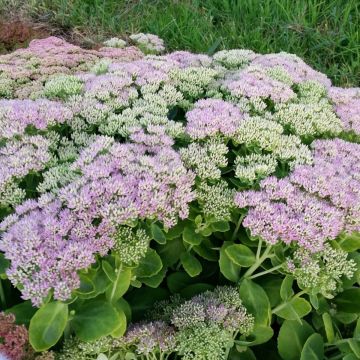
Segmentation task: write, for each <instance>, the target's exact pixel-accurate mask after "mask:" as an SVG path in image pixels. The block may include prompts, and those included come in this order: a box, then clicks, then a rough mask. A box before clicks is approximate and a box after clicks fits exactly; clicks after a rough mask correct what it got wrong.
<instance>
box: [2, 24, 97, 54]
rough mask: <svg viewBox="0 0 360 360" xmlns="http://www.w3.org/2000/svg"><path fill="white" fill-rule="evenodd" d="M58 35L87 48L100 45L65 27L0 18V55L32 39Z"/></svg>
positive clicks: (25, 44)
mask: <svg viewBox="0 0 360 360" xmlns="http://www.w3.org/2000/svg"><path fill="white" fill-rule="evenodd" d="M49 36H58V37H60V38H63V39H64V40H66V41H68V42H70V43H72V44H75V45H79V46H81V47H84V48H88V49H98V48H99V47H101V46H102V45H101V44H100V43H97V42H95V41H93V40H92V39H90V38H88V37H86V36H84V35H83V34H81V33H79V32H75V31H70V30H67V29H60V28H52V27H51V26H49V24H43V23H32V22H30V21H27V20H20V19H15V20H14V19H11V20H6V19H4V18H0V55H1V54H6V53H9V52H12V51H14V50H16V49H19V48H25V47H27V46H28V45H29V43H30V41H31V40H33V39H43V38H46V37H49Z"/></svg>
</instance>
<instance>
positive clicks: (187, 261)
mask: <svg viewBox="0 0 360 360" xmlns="http://www.w3.org/2000/svg"><path fill="white" fill-rule="evenodd" d="M180 261H181V265H182V266H183V268H184V270H185V271H186V272H187V273H188V274H189V275H190V276H191V277H194V276H197V275H199V274H200V273H201V271H202V266H201V263H200V261H199V260H198V259H197V258H196V257H195V256H194V255H191V254H190V253H188V252H184V253H182V254H181V257H180Z"/></svg>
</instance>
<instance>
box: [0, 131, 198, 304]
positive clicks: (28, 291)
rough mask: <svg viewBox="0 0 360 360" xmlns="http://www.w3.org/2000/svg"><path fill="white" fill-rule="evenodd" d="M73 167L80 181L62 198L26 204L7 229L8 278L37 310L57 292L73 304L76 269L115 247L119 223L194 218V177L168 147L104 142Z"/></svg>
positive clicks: (45, 197)
mask: <svg viewBox="0 0 360 360" xmlns="http://www.w3.org/2000/svg"><path fill="white" fill-rule="evenodd" d="M72 168H73V169H76V170H77V171H79V172H81V173H82V177H81V178H79V179H77V180H75V181H73V182H72V183H70V184H69V185H67V186H65V187H64V188H62V189H61V190H60V192H59V197H58V199H55V198H53V197H52V196H51V195H47V194H46V195H43V196H42V197H41V198H40V199H39V200H38V201H34V200H28V201H27V202H25V203H24V204H23V205H20V206H18V207H17V208H16V214H14V215H12V216H10V217H8V218H7V219H5V221H4V222H3V224H2V230H3V231H4V230H5V231H6V232H5V233H4V235H3V238H2V241H1V244H0V250H1V251H3V252H4V253H5V256H6V258H7V259H10V260H11V267H10V269H9V271H8V273H7V274H8V277H9V279H10V280H11V281H12V282H13V283H14V284H16V285H18V284H21V285H22V296H23V298H24V299H31V300H32V302H33V304H34V305H40V304H41V302H42V300H43V298H44V297H45V296H46V295H47V294H48V292H49V291H50V290H51V289H53V290H54V298H55V299H60V300H66V299H68V298H69V297H70V295H71V291H72V290H74V289H76V288H78V287H79V285H80V283H79V277H78V275H77V271H78V270H80V269H84V268H87V267H89V266H90V265H91V264H92V263H93V262H94V261H95V254H96V253H100V254H101V255H105V254H106V253H107V252H108V251H109V249H110V248H111V247H112V246H113V239H112V237H111V236H112V234H113V233H114V232H115V227H116V226H118V225H119V224H126V223H127V222H131V221H132V220H136V219H138V218H153V219H159V220H161V221H163V222H164V224H165V225H166V226H172V225H174V224H175V223H176V221H177V216H180V217H181V218H186V217H187V216H188V203H189V202H190V201H192V200H193V198H194V194H193V192H192V185H193V182H194V175H193V174H192V173H191V172H189V171H187V170H186V169H185V168H184V166H183V164H182V162H181V160H180V157H179V155H178V154H177V153H176V152H175V151H174V150H172V149H171V148H169V147H163V148H161V149H159V150H158V151H154V150H152V149H151V148H148V147H146V146H144V145H136V144H120V143H116V142H114V140H113V139H112V138H108V137H99V138H98V140H97V141H95V142H94V143H93V144H92V145H91V146H90V147H88V148H86V149H85V150H84V151H83V152H82V153H81V154H80V156H79V158H78V160H77V161H76V162H75V163H74V164H73V165H72ZM99 221H100V223H99ZM96 223H99V225H96Z"/></svg>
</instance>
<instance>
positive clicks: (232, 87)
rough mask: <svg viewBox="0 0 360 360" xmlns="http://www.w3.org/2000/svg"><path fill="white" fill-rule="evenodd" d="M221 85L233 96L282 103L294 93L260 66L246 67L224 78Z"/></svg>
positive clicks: (293, 95) (292, 96) (291, 97)
mask: <svg viewBox="0 0 360 360" xmlns="http://www.w3.org/2000/svg"><path fill="white" fill-rule="evenodd" d="M222 86H223V87H224V89H226V90H228V91H229V92H230V94H231V95H233V96H235V97H246V98H250V99H251V98H255V99H256V98H261V99H271V100H272V101H274V102H275V103H283V102H287V101H289V100H291V99H293V98H294V97H295V96H296V95H295V93H294V92H293V90H292V89H291V87H290V86H289V85H287V84H285V83H283V82H280V81H278V80H275V79H273V78H271V77H270V76H269V75H267V74H266V72H265V71H264V70H263V69H262V68H261V67H251V66H250V67H247V68H245V69H244V70H240V71H238V72H236V73H234V74H230V76H229V78H228V79H225V80H224V82H223V84H222Z"/></svg>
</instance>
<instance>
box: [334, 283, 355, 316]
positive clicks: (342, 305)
mask: <svg viewBox="0 0 360 360" xmlns="http://www.w3.org/2000/svg"><path fill="white" fill-rule="evenodd" d="M334 302H335V304H336V306H337V310H338V311H342V312H344V313H360V288H351V289H347V290H345V291H344V292H342V293H340V294H339V295H337V296H336V297H335V298H334Z"/></svg>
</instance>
